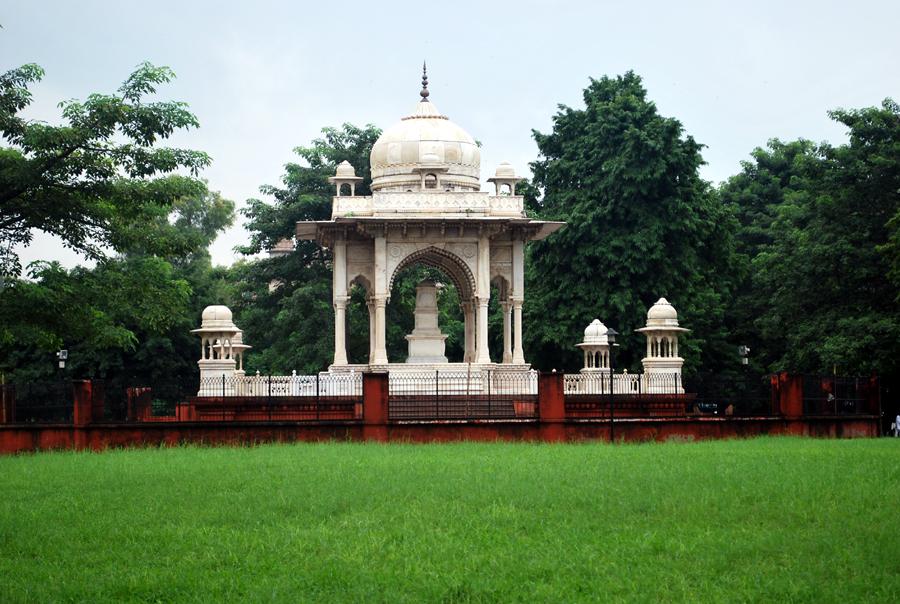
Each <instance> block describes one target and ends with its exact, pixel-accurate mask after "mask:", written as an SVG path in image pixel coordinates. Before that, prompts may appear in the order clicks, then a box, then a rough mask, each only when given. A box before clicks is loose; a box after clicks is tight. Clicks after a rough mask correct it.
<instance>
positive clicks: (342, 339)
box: [334, 297, 347, 365]
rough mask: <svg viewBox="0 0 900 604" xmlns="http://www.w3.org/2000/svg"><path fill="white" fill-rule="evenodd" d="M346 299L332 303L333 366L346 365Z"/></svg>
mask: <svg viewBox="0 0 900 604" xmlns="http://www.w3.org/2000/svg"><path fill="white" fill-rule="evenodd" d="M346 327H347V298H346V297H344V298H343V299H340V300H338V299H335V301H334V364H335V365H346V364H347V336H346V334H345V331H346Z"/></svg>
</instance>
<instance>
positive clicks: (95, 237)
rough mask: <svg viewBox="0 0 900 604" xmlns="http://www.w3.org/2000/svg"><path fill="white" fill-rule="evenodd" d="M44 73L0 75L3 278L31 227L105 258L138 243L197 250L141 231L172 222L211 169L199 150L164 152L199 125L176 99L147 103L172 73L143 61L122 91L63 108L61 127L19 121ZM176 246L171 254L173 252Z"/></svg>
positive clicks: (27, 70) (14, 269)
mask: <svg viewBox="0 0 900 604" xmlns="http://www.w3.org/2000/svg"><path fill="white" fill-rule="evenodd" d="M43 75H44V72H43V70H42V69H41V68H40V67H39V66H37V65H33V64H29V65H24V66H22V67H19V68H17V69H12V70H10V71H7V72H6V73H4V74H2V75H0V136H2V139H3V140H4V141H5V143H6V144H7V146H5V147H2V148H0V278H2V277H4V276H5V277H7V278H9V277H15V276H17V275H18V274H19V273H20V271H21V266H20V263H19V259H18V256H17V254H16V253H15V251H14V249H13V247H14V246H15V245H27V244H29V243H30V242H31V240H32V236H33V235H32V230H33V229H39V230H42V231H45V232H47V233H51V234H53V235H56V236H58V237H59V238H61V239H62V241H63V243H64V244H65V245H67V246H68V247H71V248H72V249H74V250H76V251H78V252H81V253H83V254H85V255H86V256H87V257H89V258H92V259H95V260H99V259H102V258H104V257H105V253H104V249H109V248H111V249H114V250H119V249H124V248H127V247H132V246H134V245H136V244H137V243H138V242H140V243H141V244H142V245H143V246H145V247H146V248H147V249H148V250H150V251H153V252H156V253H162V254H166V253H169V252H176V253H178V252H179V250H182V251H183V250H184V249H185V248H184V247H178V246H177V245H176V244H183V245H188V246H189V245H190V244H189V243H185V242H181V241H178V240H175V241H173V240H170V239H165V240H163V241H158V240H154V239H152V238H148V237H145V236H144V231H142V230H141V229H140V228H134V225H136V224H137V225H139V224H143V223H145V222H147V221H148V220H156V219H159V218H160V217H165V216H168V214H169V209H170V208H171V205H172V203H173V201H174V200H175V199H178V198H183V197H193V196H197V195H199V194H201V193H202V192H203V191H204V190H205V186H204V185H203V183H202V182H201V181H199V180H197V179H196V178H192V177H190V176H184V175H182V174H179V171H187V172H188V173H190V174H191V175H193V176H196V174H197V172H198V171H199V170H200V169H201V168H203V167H205V166H206V165H208V164H209V161H210V160H209V157H208V156H207V155H206V154H205V153H202V152H200V151H192V150H187V149H178V148H169V147H160V146H157V143H158V142H159V141H160V140H161V139H166V138H168V137H169V136H170V135H171V134H172V133H174V132H175V131H177V130H181V129H189V128H192V127H197V126H198V123H197V119H196V117H194V115H193V114H191V113H190V112H189V111H188V109H187V106H186V105H185V104H184V103H182V102H178V101H148V100H147V97H148V96H150V95H153V94H155V93H156V91H157V87H158V85H160V84H164V83H166V82H169V81H170V80H171V79H172V78H173V77H174V73H173V72H172V71H171V70H170V69H169V68H167V67H155V66H153V65H151V64H150V63H143V64H142V65H140V66H138V68H137V69H136V70H135V71H134V73H132V74H131V75H130V76H129V77H128V79H127V80H125V82H124V83H123V84H122V86H121V87H120V88H119V89H118V91H117V93H116V94H92V95H90V96H89V97H88V98H87V100H85V101H83V102H82V101H76V100H70V101H64V102H62V103H61V104H60V106H61V107H62V116H63V118H64V120H65V124H64V125H60V126H52V125H49V124H47V123H44V122H38V121H33V120H27V119H25V118H23V117H22V116H21V115H19V114H20V113H21V112H22V110H23V109H25V108H26V107H27V106H28V105H29V104H30V102H31V93H30V91H29V89H28V87H29V85H31V84H33V83H34V82H37V81H39V80H41V78H42V77H43ZM172 245H176V247H174V248H172V247H169V246H172Z"/></svg>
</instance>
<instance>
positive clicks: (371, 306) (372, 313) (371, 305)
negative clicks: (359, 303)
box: [366, 298, 375, 363]
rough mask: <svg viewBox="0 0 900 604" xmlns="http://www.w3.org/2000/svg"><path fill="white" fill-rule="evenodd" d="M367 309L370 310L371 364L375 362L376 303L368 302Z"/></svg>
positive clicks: (368, 300)
mask: <svg viewBox="0 0 900 604" xmlns="http://www.w3.org/2000/svg"><path fill="white" fill-rule="evenodd" d="M366 308H368V309H369V363H374V362H375V301H374V300H372V298H368V299H367V300H366Z"/></svg>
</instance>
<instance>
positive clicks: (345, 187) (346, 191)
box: [338, 182, 353, 197]
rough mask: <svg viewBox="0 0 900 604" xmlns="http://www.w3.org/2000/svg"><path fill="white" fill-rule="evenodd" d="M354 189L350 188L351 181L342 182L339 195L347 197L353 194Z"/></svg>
mask: <svg viewBox="0 0 900 604" xmlns="http://www.w3.org/2000/svg"><path fill="white" fill-rule="evenodd" d="M352 194H353V191H352V190H351V188H350V183H346V182H345V183H341V185H340V186H339V187H338V197H346V196H349V195H352Z"/></svg>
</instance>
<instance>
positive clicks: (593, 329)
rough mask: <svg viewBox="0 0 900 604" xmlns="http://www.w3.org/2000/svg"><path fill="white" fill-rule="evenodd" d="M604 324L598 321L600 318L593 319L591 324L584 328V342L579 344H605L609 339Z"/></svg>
mask: <svg viewBox="0 0 900 604" xmlns="http://www.w3.org/2000/svg"><path fill="white" fill-rule="evenodd" d="M606 331H607V329H606V325H604V324H603V323H601V322H600V319H594V320H593V321H591V324H590V325H588V326H587V327H585V329H584V342H582V343H581V344H579V346H584V345H592V346H606V345H608V344H609V339H608V338H607V337H606Z"/></svg>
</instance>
